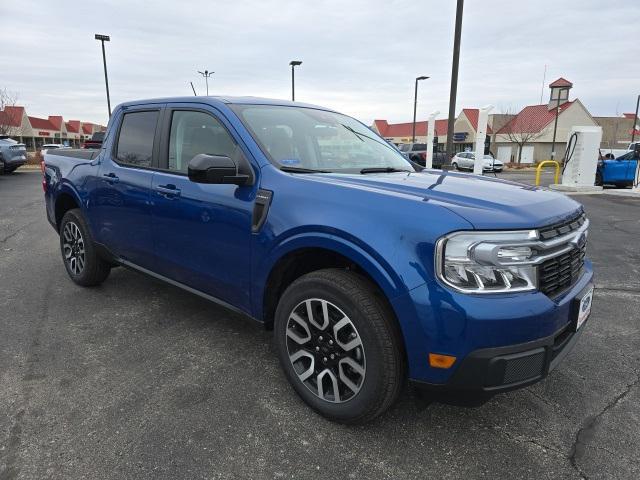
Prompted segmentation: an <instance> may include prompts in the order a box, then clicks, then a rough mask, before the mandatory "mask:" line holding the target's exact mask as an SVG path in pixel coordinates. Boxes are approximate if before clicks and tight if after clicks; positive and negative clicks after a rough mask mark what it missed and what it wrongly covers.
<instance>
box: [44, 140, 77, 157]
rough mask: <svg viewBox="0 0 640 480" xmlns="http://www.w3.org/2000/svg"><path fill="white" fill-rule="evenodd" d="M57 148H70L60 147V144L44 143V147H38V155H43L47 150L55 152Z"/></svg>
mask: <svg viewBox="0 0 640 480" xmlns="http://www.w3.org/2000/svg"><path fill="white" fill-rule="evenodd" d="M58 148H70V147H68V146H66V145H62V144H60V143H45V144H44V145H42V147H40V154H41V155H44V154H45V153H47V152H48V151H49V150H56V149H58Z"/></svg>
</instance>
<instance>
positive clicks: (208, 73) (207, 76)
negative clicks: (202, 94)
mask: <svg viewBox="0 0 640 480" xmlns="http://www.w3.org/2000/svg"><path fill="white" fill-rule="evenodd" d="M198 73H199V74H200V75H202V76H203V77H204V81H205V82H206V84H207V97H208V96H209V77H210V76H211V75H213V74H214V73H216V72H210V71H209V70H205V71H204V72H201V71H200V70H198Z"/></svg>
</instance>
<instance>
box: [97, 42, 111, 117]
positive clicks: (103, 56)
mask: <svg viewBox="0 0 640 480" xmlns="http://www.w3.org/2000/svg"><path fill="white" fill-rule="evenodd" d="M95 39H96V40H99V41H100V43H101V44H102V64H103V65H104V84H105V86H106V87H107V109H108V110H109V118H111V98H109V77H108V76H107V57H106V55H105V53H104V42H109V41H111V38H110V37H109V35H100V34H99V33H96V35H95Z"/></svg>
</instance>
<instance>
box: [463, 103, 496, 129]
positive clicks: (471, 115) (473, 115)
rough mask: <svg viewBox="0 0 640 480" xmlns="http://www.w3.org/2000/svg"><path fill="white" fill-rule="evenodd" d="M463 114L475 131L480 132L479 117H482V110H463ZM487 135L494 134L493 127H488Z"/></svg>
mask: <svg viewBox="0 0 640 480" xmlns="http://www.w3.org/2000/svg"><path fill="white" fill-rule="evenodd" d="M462 113H464V114H465V116H466V117H467V118H468V119H469V122H470V123H471V126H472V127H473V131H474V132H477V131H478V117H479V116H480V110H478V109H477V108H463V109H462ZM487 133H493V131H492V130H491V127H490V126H489V125H487Z"/></svg>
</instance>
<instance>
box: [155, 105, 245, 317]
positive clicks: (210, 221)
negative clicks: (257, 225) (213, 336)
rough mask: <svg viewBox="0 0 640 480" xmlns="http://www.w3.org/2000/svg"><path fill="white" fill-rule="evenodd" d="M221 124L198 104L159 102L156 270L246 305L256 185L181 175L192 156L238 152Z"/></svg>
mask: <svg viewBox="0 0 640 480" xmlns="http://www.w3.org/2000/svg"><path fill="white" fill-rule="evenodd" d="M225 122H226V120H224V119H223V117H221V116H217V115H216V112H215V111H214V109H213V108H211V107H206V106H204V105H203V106H202V109H194V108H193V105H192V104H190V105H188V106H184V107H181V106H179V105H177V106H173V107H172V106H171V105H169V106H168V107H167V109H166V111H165V115H164V120H163V130H162V131H163V134H162V141H161V145H160V170H159V171H157V172H156V173H155V175H154V178H153V182H152V187H151V198H152V200H151V205H152V207H151V210H152V219H151V222H152V228H153V235H154V239H155V253H156V257H157V264H158V273H160V274H161V275H163V276H165V277H168V278H170V279H172V280H174V281H177V282H180V283H181V284H184V285H187V286H189V287H191V288H194V289H196V290H198V291H200V292H204V293H206V294H208V295H211V296H213V297H216V298H217V299H220V300H223V301H225V302H227V303H230V304H232V305H233V306H236V307H239V308H244V309H245V310H248V309H249V304H250V301H249V300H250V298H249V292H250V280H251V276H250V272H251V264H250V262H251V254H250V252H251V215H252V210H253V206H254V197H255V189H256V186H255V185H253V186H248V185H247V186H237V185H227V184H219V185H214V184H202V183H195V182H192V181H191V180H189V178H188V176H187V171H188V164H189V161H190V160H191V159H192V158H193V157H195V156H196V155H198V154H201V153H204V154H210V155H226V156H228V157H232V158H233V157H234V156H236V158H237V156H239V155H243V154H242V153H239V152H241V146H240V145H239V143H238V140H237V139H236V137H234V135H233V134H232V133H231V129H230V126H229V125H227V124H226V123H225ZM243 159H244V161H247V160H246V157H243Z"/></svg>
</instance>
